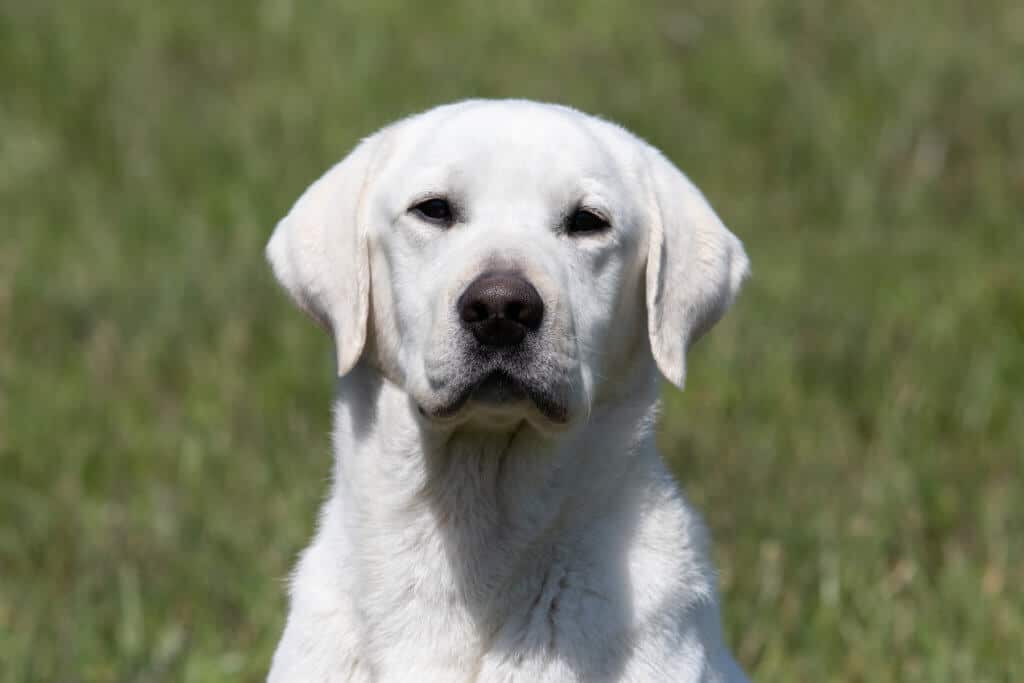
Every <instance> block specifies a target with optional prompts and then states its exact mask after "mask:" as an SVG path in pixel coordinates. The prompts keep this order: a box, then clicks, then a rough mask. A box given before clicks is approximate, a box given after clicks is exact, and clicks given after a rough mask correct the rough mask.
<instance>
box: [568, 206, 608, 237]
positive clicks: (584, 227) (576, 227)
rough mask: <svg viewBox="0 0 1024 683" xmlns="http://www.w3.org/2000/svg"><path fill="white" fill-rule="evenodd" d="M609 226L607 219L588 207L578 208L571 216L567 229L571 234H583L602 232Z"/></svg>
mask: <svg viewBox="0 0 1024 683" xmlns="http://www.w3.org/2000/svg"><path fill="white" fill-rule="evenodd" d="M607 227H609V223H608V221H607V220H605V219H604V218H602V217H601V216H599V215H597V214H596V213H594V212H593V211H588V210H587V209H577V210H576V212H575V213H573V215H572V216H570V217H569V223H568V225H567V226H566V230H567V231H568V233H569V234H570V235H582V234H587V233H593V232H600V231H602V230H604V229H605V228H607Z"/></svg>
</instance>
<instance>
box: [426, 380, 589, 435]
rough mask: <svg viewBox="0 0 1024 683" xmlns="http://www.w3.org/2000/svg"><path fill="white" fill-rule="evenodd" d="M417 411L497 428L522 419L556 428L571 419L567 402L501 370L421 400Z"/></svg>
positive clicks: (438, 418)
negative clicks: (442, 396) (446, 393)
mask: <svg viewBox="0 0 1024 683" xmlns="http://www.w3.org/2000/svg"><path fill="white" fill-rule="evenodd" d="M420 412H421V413H422V414H423V415H424V416H425V417H427V418H429V419H431V420H434V421H438V422H441V423H452V422H469V421H474V422H479V423H481V424H482V425H483V426H489V425H490V426H494V427H499V428H500V427H503V426H506V425H508V424H514V423H517V422H520V421H522V420H529V421H530V422H534V423H539V424H538V426H539V427H541V428H557V427H559V426H561V425H565V424H566V423H568V422H569V420H570V414H569V413H570V411H569V408H568V405H567V404H566V401H564V400H562V399H561V398H560V397H556V396H555V395H554V393H553V392H552V391H550V390H549V389H547V388H546V387H541V386H537V385H536V384H534V383H532V382H528V381H525V380H522V379H520V378H517V377H515V376H513V375H512V374H510V373H508V372H505V371H504V370H492V371H490V372H488V373H486V374H483V375H481V376H480V377H478V378H476V379H475V380H474V381H471V382H467V383H465V384H464V385H462V386H460V387H458V388H457V389H456V390H455V391H452V392H450V396H449V397H447V398H445V399H442V400H440V401H431V402H428V403H426V404H424V403H421V404H420Z"/></svg>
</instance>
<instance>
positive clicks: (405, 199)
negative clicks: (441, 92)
mask: <svg viewBox="0 0 1024 683" xmlns="http://www.w3.org/2000/svg"><path fill="white" fill-rule="evenodd" d="M268 256H269V258H270V260H271V263H272V264H273V266H274V270H275V272H276V273H277V275H278V277H279V279H280V280H281V281H282V283H283V284H284V285H285V286H286V288H287V289H288V290H289V292H291V294H292V295H293V297H294V298H295V299H296V301H298V302H299V304H300V305H301V306H302V307H303V308H304V309H305V310H306V311H307V312H309V313H310V314H311V315H313V316H314V317H315V318H316V319H318V320H319V321H321V322H322V323H323V324H324V325H325V326H326V327H328V328H329V329H330V330H331V331H332V332H333V334H334V337H335V343H336V344H337V347H338V363H339V373H344V372H345V371H347V370H348V369H350V368H351V367H352V366H353V365H354V364H355V363H356V362H357V361H358V360H359V358H360V357H363V356H365V361H366V362H369V363H372V364H373V365H375V366H376V367H377V368H378V369H379V370H380V371H381V372H383V373H384V375H385V376H387V377H388V378H389V379H390V380H391V381H392V382H395V383H396V384H398V385H399V386H402V387H403V388H404V389H405V391H406V392H407V393H408V394H409V395H410V397H411V398H412V399H413V400H414V401H415V403H416V404H417V406H418V408H419V410H420V411H421V412H422V413H423V414H424V415H425V416H426V417H428V418H430V419H433V420H438V421H447V422H455V421H462V420H470V419H478V420H479V421H481V422H482V423H483V424H491V425H503V424H506V423H509V422H515V421H518V420H520V419H523V418H526V419H529V420H530V421H531V422H533V423H535V424H536V425H537V426H538V427H541V428H548V427H551V426H554V425H558V424H561V423H565V422H568V421H570V420H572V419H573V418H576V417H578V416H583V415H585V414H587V413H588V412H589V409H590V407H591V405H592V403H593V401H594V400H596V399H597V398H599V397H600V396H601V395H602V393H603V390H604V389H605V388H607V387H606V385H607V384H608V383H611V382H615V381H617V380H618V379H619V377H620V374H619V373H620V370H621V369H622V368H627V367H634V366H635V365H636V360H637V355H638V354H643V355H645V356H649V354H651V353H652V352H653V354H654V359H655V360H656V361H657V364H658V367H659V368H661V370H662V372H663V373H664V374H665V375H666V376H667V377H668V378H669V379H670V380H672V381H673V382H675V383H676V384H679V385H681V383H682V381H683V376H684V359H683V354H684V353H685V351H686V347H687V346H688V345H689V344H690V343H692V342H693V341H694V340H695V339H696V338H697V337H698V336H699V335H700V334H702V333H703V332H704V331H706V330H707V329H708V328H709V327H710V326H711V325H712V324H713V323H714V322H715V320H717V319H718V317H720V316H721V314H722V313H723V312H724V310H725V308H726V307H727V306H728V304H729V303H730V302H731V300H732V298H733V296H734V295H735V292H736V290H737V289H738V287H739V284H740V282H741V280H742V279H743V277H744V276H745V274H746V271H747V260H746V256H745V254H744V253H743V249H742V246H741V245H740V243H739V241H738V240H737V239H736V238H735V237H734V236H733V235H732V234H731V233H729V232H728V231H727V230H726V229H725V228H724V227H723V226H722V225H721V223H720V222H719V221H718V219H717V217H716V216H715V215H714V213H713V212H712V211H711V209H710V207H709V206H708V205H707V202H706V201H705V200H704V198H703V197H702V196H701V195H700V194H699V192H697V191H696V189H695V188H693V186H692V185H691V184H690V183H689V182H688V181H687V180H686V178H685V177H684V176H683V175H682V174H681V173H679V172H678V171H677V170H676V169H675V168H674V167H673V166H672V165H671V164H669V163H668V162H667V161H666V160H665V159H664V158H663V157H661V155H660V154H658V153H657V152H656V151H655V150H653V149H652V148H650V147H649V146H648V145H646V144H644V143H643V142H642V141H640V140H638V139H636V138H635V137H633V136H632V135H630V134H628V133H626V132H625V131H624V130H622V129H620V128H618V127H616V126H614V125H612V124H609V123H606V122H604V121H600V120H597V119H594V118H591V117H588V116H585V115H583V114H581V113H579V112H576V111H574V110H571V109H567V108H564V107H556V106H552V105H541V104H536V103H530V102H522V101H496V102H495V101H474V102H465V103H460V104H456V105H450V106H447V107H440V108H438V109H434V110H432V111H429V112H427V113H425V114H421V115H419V116H416V117H413V118H410V119H407V120H405V121H402V122H399V123H398V124H395V125H393V126H391V127H389V128H386V129H384V130H383V131H381V132H379V133H377V134H376V135H375V136H373V137H371V138H369V139H368V140H366V141H364V142H363V143H362V144H361V145H360V146H359V147H358V148H357V149H356V150H355V151H353V152H352V154H350V155H349V157H347V158H346V159H345V160H344V161H343V162H341V163H340V164H339V165H338V166H336V167H334V168H333V169H332V170H331V171H329V172H328V173H327V174H326V175H325V176H324V177H323V178H321V179H320V180H319V181H318V182H317V183H315V184H314V185H313V186H312V187H311V188H310V189H309V190H307V192H306V193H305V194H304V195H303V197H302V198H301V199H300V200H299V202H298V203H297V204H296V206H295V208H293V210H292V211H291V213H289V215H288V216H287V217H286V218H285V219H284V220H282V222H281V223H280V224H279V226H278V228H277V230H276V231H275V233H274V236H273V238H272V239H271V242H270V244H269V246H268Z"/></svg>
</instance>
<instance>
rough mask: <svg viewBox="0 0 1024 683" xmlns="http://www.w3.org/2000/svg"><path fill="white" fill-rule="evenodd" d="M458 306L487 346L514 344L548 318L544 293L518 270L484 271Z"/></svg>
mask: <svg viewBox="0 0 1024 683" xmlns="http://www.w3.org/2000/svg"><path fill="white" fill-rule="evenodd" d="M458 308H459V317H460V318H462V325H463V327H466V328H467V329H469V330H470V331H471V332H472V333H473V336H475V337H476V338H477V340H478V341H479V342H480V343H481V344H485V345H487V346H514V345H516V344H518V343H520V342H521V341H523V339H524V338H525V337H526V333H527V332H530V331H534V330H536V329H537V328H539V327H540V323H541V320H543V319H544V302H543V301H542V300H541V298H540V294H538V293H537V290H536V289H535V288H534V286H533V285H531V284H530V283H529V282H528V281H527V280H526V279H525V278H523V277H522V276H521V275H517V274H515V273H484V274H483V275H481V276H480V277H478V278H477V279H475V280H473V282H471V283H470V284H469V286H468V287H466V291H465V292H463V293H462V296H460V297H459V301H458Z"/></svg>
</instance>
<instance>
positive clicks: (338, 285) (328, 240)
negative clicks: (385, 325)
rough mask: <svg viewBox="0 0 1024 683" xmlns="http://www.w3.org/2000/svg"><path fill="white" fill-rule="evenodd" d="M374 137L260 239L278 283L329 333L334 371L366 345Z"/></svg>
mask: <svg viewBox="0 0 1024 683" xmlns="http://www.w3.org/2000/svg"><path fill="white" fill-rule="evenodd" d="M379 136H380V134H378V135H377V136H374V137H371V138H368V139H367V140H364V141H363V142H362V143H360V144H359V146H358V147H356V148H355V149H354V150H353V151H352V152H351V153H350V154H349V155H348V156H347V157H345V158H344V159H343V160H342V161H341V162H339V163H338V164H337V165H335V166H334V167H333V168H331V169H330V170H329V171H327V173H325V174H324V175H323V176H322V177H321V178H320V179H319V180H317V181H316V182H315V183H313V184H312V185H310V186H309V188H308V189H307V190H306V191H305V192H304V193H303V194H302V196H301V197H299V199H298V201H297V202H295V205H294V206H293V207H292V209H291V211H289V212H288V215H287V216H285V217H284V218H282V219H281V221H280V222H279V223H278V224H277V227H276V228H275V229H274V234H273V235H271V237H270V242H268V243H267V250H266V254H267V260H268V261H270V265H271V266H272V267H273V269H274V274H275V275H276V276H277V279H278V281H279V282H280V283H281V284H282V285H283V286H284V288H285V289H286V290H288V294H289V295H291V298H292V299H293V300H294V301H295V303H297V304H298V305H299V306H300V307H301V308H302V310H303V311H305V312H306V313H307V314H309V316H310V317H312V318H313V319H314V320H316V321H317V322H318V323H320V324H321V325H322V326H324V327H325V328H326V329H327V330H328V331H329V332H330V333H331V334H332V335H333V337H334V344H335V350H336V352H337V358H338V374H339V375H344V374H345V373H346V372H348V371H349V370H351V369H352V367H353V366H354V365H355V364H356V362H357V361H358V360H359V356H360V355H361V354H362V352H363V346H364V345H365V343H366V327H367V317H368V314H369V307H370V292H369V287H370V272H369V270H370V266H369V255H368V254H367V246H366V229H365V225H364V221H363V217H362V213H363V212H362V205H363V201H362V200H363V195H364V194H365V191H366V186H367V184H368V181H369V176H370V174H371V166H372V164H373V160H374V157H375V153H376V149H377V147H378V144H379V143H378V138H379Z"/></svg>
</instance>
